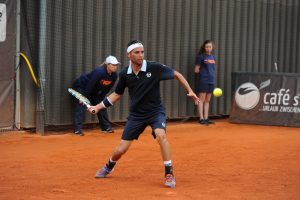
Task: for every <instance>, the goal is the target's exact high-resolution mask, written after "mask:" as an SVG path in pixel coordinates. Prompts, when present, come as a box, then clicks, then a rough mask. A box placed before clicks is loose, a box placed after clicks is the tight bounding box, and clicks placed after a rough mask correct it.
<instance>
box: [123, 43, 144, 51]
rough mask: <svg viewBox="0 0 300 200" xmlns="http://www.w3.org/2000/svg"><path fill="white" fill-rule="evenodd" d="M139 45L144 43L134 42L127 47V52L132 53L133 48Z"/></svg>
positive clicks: (141, 45)
mask: <svg viewBox="0 0 300 200" xmlns="http://www.w3.org/2000/svg"><path fill="white" fill-rule="evenodd" d="M138 47H144V46H143V44H142V43H134V44H132V45H130V46H129V47H128V48H127V53H130V52H131V51H132V50H133V49H135V48H138Z"/></svg>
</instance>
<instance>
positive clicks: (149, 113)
mask: <svg viewBox="0 0 300 200" xmlns="http://www.w3.org/2000/svg"><path fill="white" fill-rule="evenodd" d="M127 53H128V58H129V59H130V63H129V66H127V67H125V68H123V70H121V72H120V73H119V82H118V83H117V86H116V89H115V92H113V93H112V94H111V95H109V96H108V97H107V98H105V99H104V100H103V101H102V102H101V103H99V104H98V105H96V106H92V107H90V108H89V111H90V112H92V110H95V111H96V112H98V111H99V110H101V109H105V108H108V107H110V106H112V105H113V104H115V103H116V102H117V101H118V100H119V99H120V98H121V97H122V95H123V93H124V90H125V88H126V87H127V88H128V92H129V96H130V99H131V105H130V113H129V116H128V121H127V122H126V125H125V128H124V131H123V134H122V138H121V141H120V143H119V145H118V146H117V147H116V149H115V150H114V152H113V153H112V155H111V157H110V159H109V160H108V162H107V163H106V165H105V166H104V167H103V168H102V169H100V170H99V171H98V172H97V173H96V178H104V177H106V176H107V175H108V174H109V173H111V171H112V170H113V168H114V166H115V164H116V162H117V161H118V160H119V159H120V158H121V157H122V155H124V154H125V153H126V152H127V150H128V149H129V147H130V145H131V144H132V142H133V141H134V140H137V139H138V138H139V136H140V134H142V133H143V131H144V130H145V128H146V127H147V126H148V125H150V126H151V127H152V135H153V137H154V139H156V140H157V141H158V144H159V146H160V150H161V153H162V159H163V163H164V166H165V186H167V187H171V188H173V187H175V185H176V182H175V177H174V173H173V166H172V160H171V150H170V145H169V143H168V141H167V137H166V114H165V110H164V107H163V104H162V102H161V97H160V86H159V83H160V81H163V80H169V79H174V78H175V79H177V80H178V81H179V82H180V83H181V85H183V87H184V88H185V89H186V91H187V96H189V97H191V98H192V99H193V100H194V101H197V100H199V99H198V97H197V95H196V94H195V93H194V92H193V90H192V89H191V87H190V86H189V84H188V82H187V81H186V79H185V78H184V77H183V76H182V75H181V73H179V72H177V71H175V70H173V69H171V68H169V67H166V66H165V65H162V64H160V63H158V62H153V61H148V60H144V46H143V44H142V43H141V42H140V41H138V40H133V41H131V42H129V44H128V48H127ZM137 163H138V161H137Z"/></svg>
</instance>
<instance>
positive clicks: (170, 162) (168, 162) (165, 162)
mask: <svg viewBox="0 0 300 200" xmlns="http://www.w3.org/2000/svg"><path fill="white" fill-rule="evenodd" d="M164 165H165V166H172V160H167V161H164Z"/></svg>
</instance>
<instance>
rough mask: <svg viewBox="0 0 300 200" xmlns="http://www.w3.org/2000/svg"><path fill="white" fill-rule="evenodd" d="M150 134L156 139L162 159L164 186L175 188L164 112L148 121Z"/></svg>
mask: <svg viewBox="0 0 300 200" xmlns="http://www.w3.org/2000/svg"><path fill="white" fill-rule="evenodd" d="M150 125H151V127H152V134H153V136H154V138H156V140H157V142H158V144H159V147H160V151H161V155H162V159H163V162H164V166H165V185H166V186H168V187H175V185H176V182H175V177H174V173H173V164H172V159H171V147H170V144H169V142H168V140H167V136H166V115H165V113H164V112H161V113H159V114H158V115H157V116H156V117H154V118H152V119H151V120H150Z"/></svg>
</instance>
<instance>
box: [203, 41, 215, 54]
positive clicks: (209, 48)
mask: <svg viewBox="0 0 300 200" xmlns="http://www.w3.org/2000/svg"><path fill="white" fill-rule="evenodd" d="M204 49H205V53H207V54H211V52H212V50H213V45H212V43H207V44H206V45H205V46H204Z"/></svg>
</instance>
